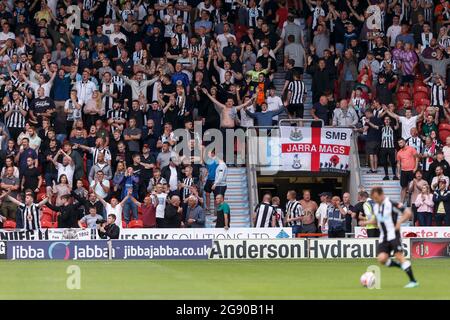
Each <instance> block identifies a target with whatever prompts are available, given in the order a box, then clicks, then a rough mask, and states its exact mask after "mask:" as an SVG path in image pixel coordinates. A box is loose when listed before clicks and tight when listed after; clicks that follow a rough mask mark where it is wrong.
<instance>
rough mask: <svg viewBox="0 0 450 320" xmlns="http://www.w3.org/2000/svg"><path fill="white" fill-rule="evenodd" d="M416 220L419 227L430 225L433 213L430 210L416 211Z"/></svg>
mask: <svg viewBox="0 0 450 320" xmlns="http://www.w3.org/2000/svg"><path fill="white" fill-rule="evenodd" d="M417 220H419V225H420V226H421V227H430V226H431V222H432V220H433V214H432V213H431V212H417Z"/></svg>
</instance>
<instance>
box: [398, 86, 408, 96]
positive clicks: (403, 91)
mask: <svg viewBox="0 0 450 320" xmlns="http://www.w3.org/2000/svg"><path fill="white" fill-rule="evenodd" d="M399 93H406V94H408V95H409V87H408V86H400V87H399V88H398V90H397V94H399Z"/></svg>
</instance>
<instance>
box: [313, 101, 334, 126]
mask: <svg viewBox="0 0 450 320" xmlns="http://www.w3.org/2000/svg"><path fill="white" fill-rule="evenodd" d="M313 109H314V111H315V114H316V116H317V117H318V118H319V119H321V120H323V122H324V125H328V121H329V114H330V113H329V110H328V105H326V106H323V105H322V104H320V102H317V103H316V104H314V106H313Z"/></svg>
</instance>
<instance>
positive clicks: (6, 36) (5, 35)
mask: <svg viewBox="0 0 450 320" xmlns="http://www.w3.org/2000/svg"><path fill="white" fill-rule="evenodd" d="M8 39H13V40H14V39H16V36H15V34H14V33H12V32H11V31H10V32H8V33H4V32H3V31H2V32H0V41H5V42H4V43H3V44H2V45H1V47H2V48H3V47H4V46H5V45H6V40H8Z"/></svg>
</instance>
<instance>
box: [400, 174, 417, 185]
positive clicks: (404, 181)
mask: <svg viewBox="0 0 450 320" xmlns="http://www.w3.org/2000/svg"><path fill="white" fill-rule="evenodd" d="M413 179H414V171H402V172H400V186H401V187H402V188H407V187H408V186H409V183H410V182H411V181H412V180H413Z"/></svg>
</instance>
